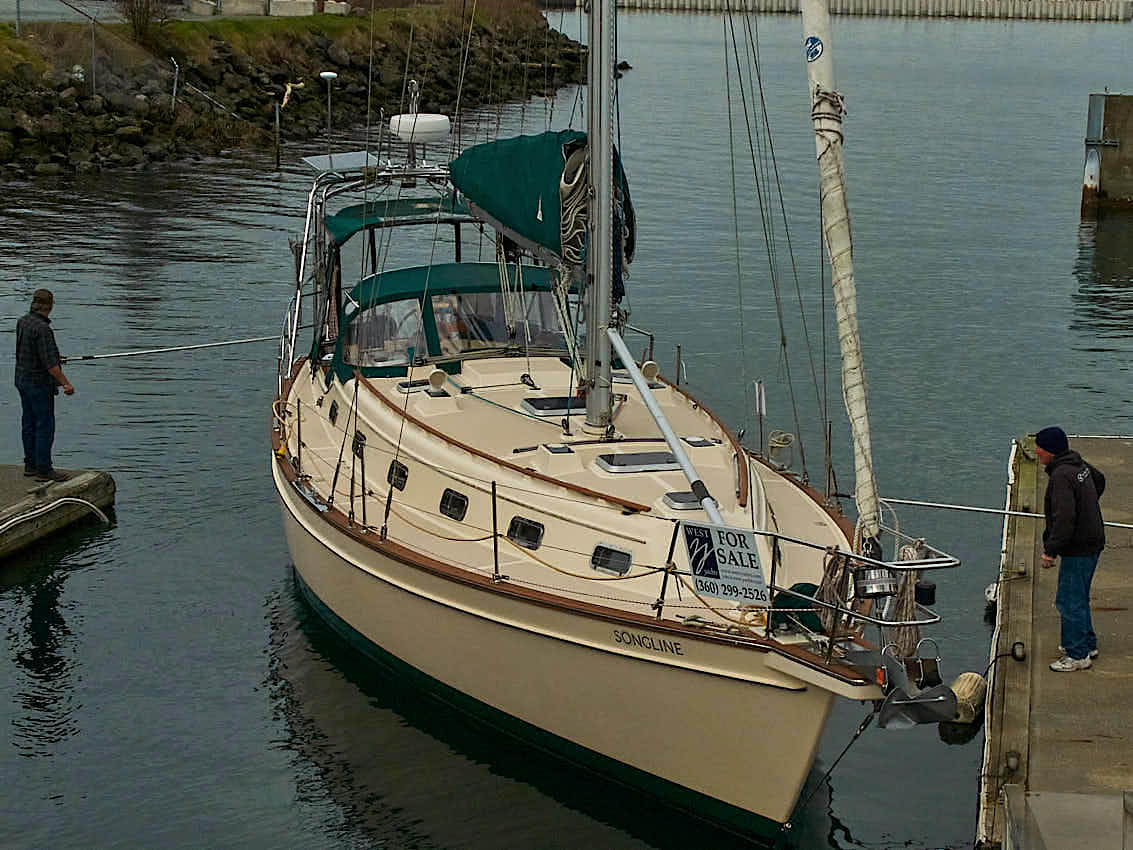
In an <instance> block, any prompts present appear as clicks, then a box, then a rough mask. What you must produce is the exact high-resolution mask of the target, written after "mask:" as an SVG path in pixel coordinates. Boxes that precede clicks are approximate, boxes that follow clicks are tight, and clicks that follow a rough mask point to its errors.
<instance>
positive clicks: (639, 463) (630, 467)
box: [595, 452, 681, 473]
mask: <svg viewBox="0 0 1133 850" xmlns="http://www.w3.org/2000/svg"><path fill="white" fill-rule="evenodd" d="M595 463H597V464H598V468H599V469H604V470H606V472H615V473H627V472H668V471H669V470H672V469H680V468H681V465H680V464H679V463H677V459H676V458H675V457H673V453H672V452H626V453H624V454H614V453H613V452H611V453H609V454H601V455H598V459H597V460H596V461H595Z"/></svg>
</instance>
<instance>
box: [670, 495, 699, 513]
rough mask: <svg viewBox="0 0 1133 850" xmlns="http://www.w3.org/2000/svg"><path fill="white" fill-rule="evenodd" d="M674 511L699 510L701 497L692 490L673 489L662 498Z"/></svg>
mask: <svg viewBox="0 0 1133 850" xmlns="http://www.w3.org/2000/svg"><path fill="white" fill-rule="evenodd" d="M661 501H663V502H664V503H665V504H666V505H668V506H669V507H670V508H672V509H673V510H674V511H699V510H700V509H701V504H700V499H698V498H696V493H694V492H692V490H672V491H670V492H668V493H666V494H665V496H664V498H663V499H662V500H661Z"/></svg>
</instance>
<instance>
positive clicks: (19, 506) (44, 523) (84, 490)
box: [0, 465, 116, 561]
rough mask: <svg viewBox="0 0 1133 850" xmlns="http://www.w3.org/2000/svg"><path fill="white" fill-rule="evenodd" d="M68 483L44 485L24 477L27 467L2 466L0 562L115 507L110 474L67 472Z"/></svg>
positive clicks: (83, 471)
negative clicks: (97, 510) (98, 512)
mask: <svg viewBox="0 0 1133 850" xmlns="http://www.w3.org/2000/svg"><path fill="white" fill-rule="evenodd" d="M63 471H64V472H68V473H69V474H70V475H71V478H69V479H68V480H66V481H58V482H42V481H36V480H35V479H34V478H26V477H25V476H24V468H23V466H22V465H21V466H8V465H0V561H2V560H4V559H5V558H7V557H9V556H11V555H13V554H15V553H17V552H19V551H21V550H23V549H25V548H26V547H28V546H31V545H32V544H34V543H35V542H36V541H38V540H42V539H44V538H46V537H48V536H50V535H54V534H58V533H59V531H60V530H61V529H63V528H65V527H66V526H69V525H71V524H72V523H76V522H79V521H81V520H84V519H87V518H88V517H92V518H93V517H96V516H97V514H96V513H95V512H94V511H92V510H91V507H90V506H91V505H93V506H94V507H96V508H99V509H100V510H102V509H105V508H108V507H110V505H112V504H113V503H114V493H115V489H116V488H115V484H114V479H113V478H112V477H111V476H110V474H109V473H106V472H99V471H97V470H89V469H83V470H63Z"/></svg>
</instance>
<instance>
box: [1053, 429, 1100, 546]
mask: <svg viewBox="0 0 1133 850" xmlns="http://www.w3.org/2000/svg"><path fill="white" fill-rule="evenodd" d="M1046 474H1047V475H1049V476H1050V481H1048V482H1047V485H1046V498H1045V499H1044V500H1043V513H1044V514H1045V516H1046V529H1045V530H1044V531H1043V551H1044V552H1045V553H1046V554H1047V555H1051V556H1054V555H1094V554H1097V553H1098V552H1100V551H1101V550H1102V549H1104V548H1105V526H1104V525H1103V524H1102V512H1101V508H1100V507H1098V498H1099V497H1100V496H1101V494H1102V493H1103V492H1104V491H1105V476H1104V475H1102V474H1101V472H1099V471H1098V470H1097V469H1095V468H1094V467H1092V466H1090V464H1088V463H1086V462H1085V461H1084V460H1082V456H1081V455H1080V454H1078V453H1077V452H1076V451H1072V450H1069V449H1068V450H1067V451H1064V452H1063V453H1062V454H1060V455H1058V456H1057V457H1055V459H1054V460H1052V461H1051V462H1050V464H1049V465H1048V466H1047V468H1046Z"/></svg>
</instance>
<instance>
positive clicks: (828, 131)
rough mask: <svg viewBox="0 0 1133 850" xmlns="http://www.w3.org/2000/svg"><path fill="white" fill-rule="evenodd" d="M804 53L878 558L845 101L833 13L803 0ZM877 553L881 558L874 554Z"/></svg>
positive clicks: (858, 449)
mask: <svg viewBox="0 0 1133 850" xmlns="http://www.w3.org/2000/svg"><path fill="white" fill-rule="evenodd" d="M801 9H802V17H803V35H804V42H803V48H804V51H805V53H806V60H807V77H808V79H809V80H810V98H811V119H812V120H813V121H814V139H815V144H816V147H817V151H818V178H819V191H820V194H821V198H822V229H823V235H824V237H825V239H826V250H827V251H828V252H829V255H830V268H831V272H832V276H833V284H834V307H835V312H836V315H837V319H838V344H839V346H840V347H841V351H842V397H843V399H844V401H845V403H846V413H847V414H848V415H849V418H850V430H851V433H852V435H853V441H854V474H855V480H856V483H855V488H854V489H855V495H854V499H855V502H856V503H857V508H858V516H859V518H860V519H859V523H860V528H861V532H862V546H863V554H869V555H871V556H873V557H878V556H879V555H880V546H879V544H878V543H877V537H878V534H879V533H880V530H881V515H880V509H879V507H878V495H877V482H876V480H875V479H874V475H873V449H872V446H871V441H870V431H869V405H868V401H867V398H866V395H867V394H866V378H865V365H864V364H863V362H862V351H861V339H860V337H859V335H858V300H857V299H858V296H857V288H856V286H855V284H854V258H853V239H852V237H851V234H850V210H849V207H848V206H847V203H846V174H845V166H844V163H843V160H842V113H843V111H844V109H843V107H842V96H841V95H840V94H838V92H837V90H836V89H835V87H834V65H833V61H832V59H831V57H830V46H831V39H830V10H829V8H828V6H827V0H802V2H801ZM874 553H877V554H874Z"/></svg>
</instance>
